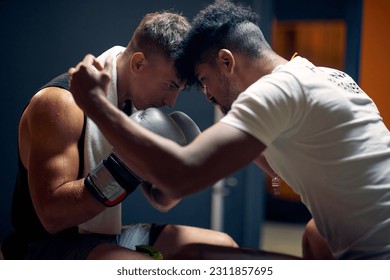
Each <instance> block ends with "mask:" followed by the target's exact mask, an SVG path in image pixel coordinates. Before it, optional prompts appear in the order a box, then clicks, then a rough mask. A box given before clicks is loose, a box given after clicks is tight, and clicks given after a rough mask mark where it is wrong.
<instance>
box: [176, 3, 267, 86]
mask: <svg viewBox="0 0 390 280" xmlns="http://www.w3.org/2000/svg"><path fill="white" fill-rule="evenodd" d="M258 22H259V17H258V15H257V14H256V13H254V12H253V11H252V10H251V9H250V8H249V7H246V6H243V5H239V4H233V3H232V2H230V1H227V0H216V1H215V2H214V3H213V4H211V5H209V6H207V7H206V8H205V9H203V10H202V11H200V12H199V14H198V15H196V16H195V18H194V19H193V21H192V23H191V25H192V27H191V29H190V31H189V32H188V33H187V35H186V37H185V39H184V40H183V42H182V46H181V48H180V50H181V53H180V55H179V57H178V59H177V61H176V68H177V69H178V72H179V77H180V79H181V80H183V81H186V82H187V83H188V84H189V85H191V84H194V83H196V82H197V80H196V77H195V74H194V69H195V66H196V65H197V64H198V63H205V62H208V63H213V61H215V58H216V56H217V54H218V51H219V50H220V49H223V48H225V49H229V50H230V51H233V52H238V53H241V54H244V55H246V56H248V57H252V58H259V57H261V55H262V53H263V51H264V50H270V49H271V48H270V46H269V44H268V43H267V41H266V40H265V38H264V35H263V33H262V31H261V30H260V27H259V24H258Z"/></svg>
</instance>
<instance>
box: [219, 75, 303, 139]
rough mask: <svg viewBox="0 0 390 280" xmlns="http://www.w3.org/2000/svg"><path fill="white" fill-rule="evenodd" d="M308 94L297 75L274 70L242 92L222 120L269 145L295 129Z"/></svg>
mask: <svg viewBox="0 0 390 280" xmlns="http://www.w3.org/2000/svg"><path fill="white" fill-rule="evenodd" d="M304 98H305V97H304V95H303V93H302V88H301V85H300V84H299V82H298V81H297V80H296V78H295V77H293V76H292V75H291V74H289V73H283V72H281V73H273V74H272V78H271V76H269V77H267V76H265V77H263V78H262V79H260V80H258V81H257V82H255V83H254V84H252V85H251V86H250V87H249V88H248V89H247V90H246V91H245V92H243V93H241V94H240V95H239V97H238V98H237V100H236V101H235V102H234V103H233V105H232V109H231V110H230V111H229V113H228V114H227V115H226V116H225V117H224V118H222V119H221V121H222V122H223V123H225V124H228V125H231V126H233V127H236V128H238V129H240V130H243V131H245V132H247V133H249V134H251V135H252V136H254V137H256V138H257V139H258V140H260V141H261V142H262V143H264V144H265V145H266V146H269V145H271V144H272V142H273V141H274V140H275V139H276V138H278V137H280V136H282V135H288V134H289V133H294V130H295V129H296V124H297V123H298V122H299V120H300V119H301V118H302V116H303V114H304V112H305V102H304Z"/></svg>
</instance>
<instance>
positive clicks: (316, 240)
mask: <svg viewBox="0 0 390 280" xmlns="http://www.w3.org/2000/svg"><path fill="white" fill-rule="evenodd" d="M302 257H303V258H304V259H307V260H314V259H321V260H328V259H333V256H332V253H331V251H330V248H329V247H328V244H327V242H326V240H325V239H324V238H323V237H322V236H321V234H320V233H319V232H318V229H317V226H316V224H315V222H314V220H310V221H309V222H308V223H307V225H306V228H305V231H304V233H303V236H302Z"/></svg>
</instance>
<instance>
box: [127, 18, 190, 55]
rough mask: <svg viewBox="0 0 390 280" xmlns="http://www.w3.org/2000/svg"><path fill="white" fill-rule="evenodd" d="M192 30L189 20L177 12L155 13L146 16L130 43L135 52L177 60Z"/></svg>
mask: <svg viewBox="0 0 390 280" xmlns="http://www.w3.org/2000/svg"><path fill="white" fill-rule="evenodd" d="M189 29H190V23H189V22H188V20H187V19H186V18H185V17H184V16H182V15H181V14H179V13H176V12H168V11H162V12H155V13H149V14H146V15H145V16H144V18H143V19H142V20H141V22H140V24H139V25H138V27H137V29H136V30H135V31H134V34H133V37H132V39H131V41H130V42H129V46H128V47H129V48H130V49H131V50H132V51H133V52H137V51H140V52H143V53H145V55H146V56H147V55H151V54H155V53H157V54H162V55H163V56H164V57H165V58H167V59H173V60H176V58H177V54H178V49H179V46H180V45H181V41H182V40H183V38H184V36H185V35H186V34H187V32H188V30H189Z"/></svg>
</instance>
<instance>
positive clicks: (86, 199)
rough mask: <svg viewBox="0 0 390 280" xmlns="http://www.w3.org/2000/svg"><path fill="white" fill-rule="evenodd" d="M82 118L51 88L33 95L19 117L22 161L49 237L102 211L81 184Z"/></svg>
mask: <svg viewBox="0 0 390 280" xmlns="http://www.w3.org/2000/svg"><path fill="white" fill-rule="evenodd" d="M83 118H84V117H83V112H82V111H81V110H80V109H79V108H78V107H77V105H76V104H75V102H74V100H73V97H72V95H71V94H70V93H69V92H67V91H65V90H62V89H58V88H47V89H44V90H42V91H41V92H39V93H38V94H37V95H35V96H34V97H33V99H32V100H31V102H30V104H29V106H28V107H27V109H26V111H25V112H24V114H23V116H22V119H21V123H20V128H19V148H20V154H21V159H22V162H23V164H24V166H25V167H26V169H27V170H28V180H29V187H30V193H31V197H32V201H33V204H34V208H35V210H36V213H37V215H38V217H39V219H40V221H41V223H42V224H43V226H44V227H45V228H46V230H48V231H49V232H50V233H55V232H58V231H60V230H63V229H65V228H68V227H71V226H75V225H78V224H80V223H82V222H84V221H86V220H88V219H90V218H92V217H93V216H95V215H97V214H98V213H100V212H101V211H102V210H103V209H104V207H103V206H101V205H100V204H99V202H97V201H96V200H95V199H94V198H92V196H91V195H90V194H89V193H88V191H86V190H85V188H84V186H83V180H77V176H78V171H79V152H78V146H77V144H78V140H79V138H80V136H81V133H82V128H83Z"/></svg>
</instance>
